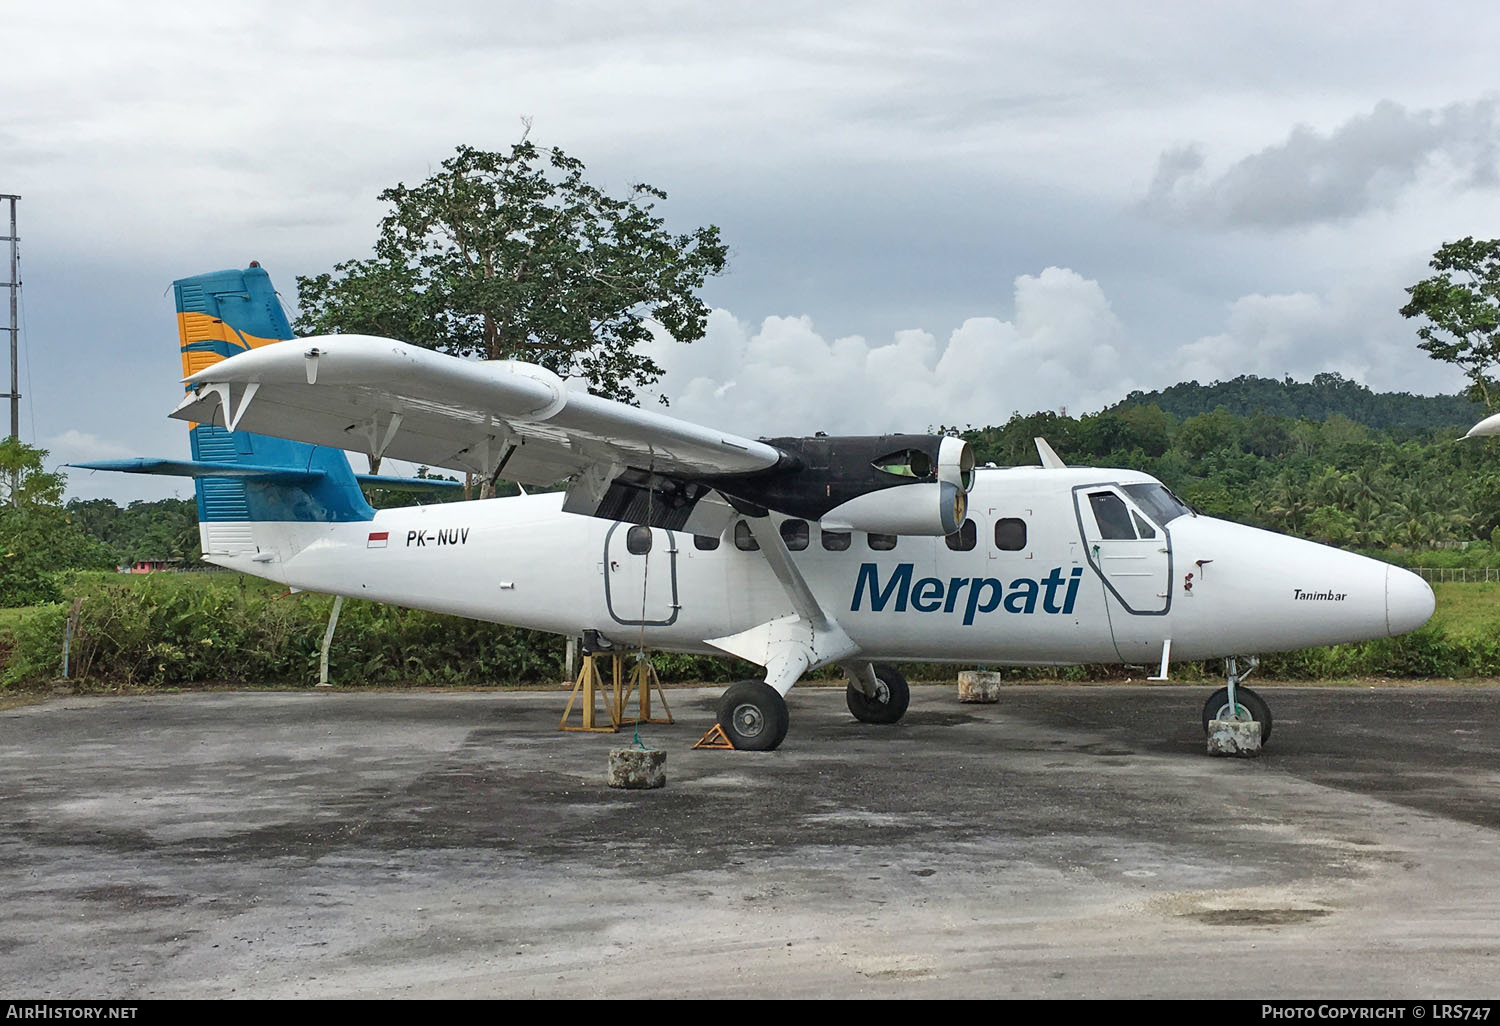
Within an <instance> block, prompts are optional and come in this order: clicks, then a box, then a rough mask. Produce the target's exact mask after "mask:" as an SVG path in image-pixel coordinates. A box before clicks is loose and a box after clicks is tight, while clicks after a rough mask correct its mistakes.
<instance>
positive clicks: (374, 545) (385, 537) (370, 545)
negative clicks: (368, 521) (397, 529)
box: [365, 531, 391, 549]
mask: <svg viewBox="0 0 1500 1026" xmlns="http://www.w3.org/2000/svg"><path fill="white" fill-rule="evenodd" d="M390 540H391V532H389V531H371V532H370V540H369V541H368V542H366V543H365V548H367V549H383V548H385V545H386V542H388V541H390Z"/></svg>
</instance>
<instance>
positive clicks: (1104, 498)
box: [1089, 492, 1135, 539]
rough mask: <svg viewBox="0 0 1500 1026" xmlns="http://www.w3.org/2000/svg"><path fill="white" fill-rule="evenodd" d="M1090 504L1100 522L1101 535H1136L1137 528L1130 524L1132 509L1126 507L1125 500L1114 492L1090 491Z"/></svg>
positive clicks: (1129, 536) (1120, 536)
mask: <svg viewBox="0 0 1500 1026" xmlns="http://www.w3.org/2000/svg"><path fill="white" fill-rule="evenodd" d="M1089 505H1090V506H1092V507H1093V510H1094V520H1095V521H1096V522H1097V523H1098V524H1099V537H1101V538H1108V539H1116V538H1132V539H1133V538H1134V537H1135V528H1134V527H1131V526H1130V510H1128V509H1127V508H1126V507H1125V500H1123V499H1121V498H1120V497H1119V496H1118V495H1116V494H1115V493H1114V492H1090V493H1089Z"/></svg>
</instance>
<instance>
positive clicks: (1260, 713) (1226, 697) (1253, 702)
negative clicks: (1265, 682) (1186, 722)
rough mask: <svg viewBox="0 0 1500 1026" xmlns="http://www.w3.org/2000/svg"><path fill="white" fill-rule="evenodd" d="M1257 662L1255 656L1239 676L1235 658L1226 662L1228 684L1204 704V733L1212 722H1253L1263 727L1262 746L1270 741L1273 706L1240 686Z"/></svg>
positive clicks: (1261, 729)
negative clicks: (1248, 667) (1248, 666)
mask: <svg viewBox="0 0 1500 1026" xmlns="http://www.w3.org/2000/svg"><path fill="white" fill-rule="evenodd" d="M1258 663H1259V660H1257V659H1254V658H1253V657H1252V659H1251V661H1250V669H1248V670H1246V671H1245V672H1244V673H1240V672H1239V666H1238V664H1237V662H1236V661H1235V660H1234V659H1232V658H1231V659H1226V660H1224V674H1225V676H1226V677H1227V678H1228V684H1227V685H1226V686H1225V687H1222V688H1220V689H1219V690H1218V691H1215V692H1214V693H1213V694H1211V695H1209V696H1208V701H1207V702H1204V703H1203V733H1205V734H1207V733H1208V725H1209V723H1210V722H1212V721H1213V720H1239V721H1241V722H1244V721H1247V720H1254V721H1255V722H1256V723H1259V724H1260V743H1261V744H1265V743H1266V742H1267V741H1269V740H1271V722H1272V721H1271V707H1270V706H1269V705H1267V704H1266V700H1265V699H1264V698H1261V697H1260V695H1258V694H1256V693H1255V692H1254V691H1252V690H1250V689H1249V688H1247V687H1245V686H1244V685H1243V684H1241V683H1240V681H1242V680H1244V679H1245V678H1246V677H1248V676H1250V674H1251V672H1252V671H1254V669H1255V667H1256V665H1257V664H1258Z"/></svg>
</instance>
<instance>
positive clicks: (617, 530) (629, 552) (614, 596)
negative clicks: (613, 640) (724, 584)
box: [604, 524, 682, 627]
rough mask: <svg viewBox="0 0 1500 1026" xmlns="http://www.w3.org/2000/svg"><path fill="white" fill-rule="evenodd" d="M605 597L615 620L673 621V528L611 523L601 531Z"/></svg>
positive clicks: (628, 623)
mask: <svg viewBox="0 0 1500 1026" xmlns="http://www.w3.org/2000/svg"><path fill="white" fill-rule="evenodd" d="M604 601H605V604H606V606H607V607H608V609H609V615H610V617H611V618H612V619H613V620H614V621H615V623H619V624H625V625H626V626H629V627H641V626H645V627H666V626H668V625H669V624H672V623H675V622H676V621H677V614H678V612H679V611H680V610H681V608H682V607H681V606H680V605H679V604H678V600H677V538H676V536H675V535H674V534H673V533H672V532H671V531H664V530H658V529H655V528H650V527H643V526H641V525H635V526H632V525H630V524H613V525H611V526H610V529H609V532H608V533H607V534H606V535H605V536H604Z"/></svg>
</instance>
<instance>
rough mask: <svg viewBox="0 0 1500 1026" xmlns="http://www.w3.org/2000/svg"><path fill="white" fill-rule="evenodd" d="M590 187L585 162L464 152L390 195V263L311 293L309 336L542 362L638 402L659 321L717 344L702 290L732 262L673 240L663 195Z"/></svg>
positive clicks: (301, 323)
mask: <svg viewBox="0 0 1500 1026" xmlns="http://www.w3.org/2000/svg"><path fill="white" fill-rule="evenodd" d="M583 175H584V165H583V162H582V161H580V160H578V159H577V158H574V157H570V156H568V155H567V154H565V153H564V152H563V151H562V150H560V149H556V148H551V149H544V148H541V147H538V146H537V145H536V144H534V143H532V142H531V141H529V140H528V139H526V138H524V137H523V138H522V140H521V141H520V142H518V143H516V144H515V145H513V146H512V147H511V148H510V150H509V152H503V153H491V152H486V151H483V150H478V149H474V148H473V147H469V146H460V147H459V148H458V152H457V153H456V154H455V155H454V156H452V157H449V158H448V159H447V160H445V161H443V164H442V167H441V169H440V170H439V171H438V172H437V173H435V174H433V175H432V176H431V177H429V178H428V179H427V180H426V181H424V182H422V183H421V184H419V185H416V186H407V185H405V184H404V183H403V184H398V185H395V186H393V187H392V188H389V189H386V190H385V191H384V192H382V193H381V194H380V199H381V200H382V201H384V202H386V203H389V204H390V205H391V209H390V212H389V213H387V214H386V216H385V218H384V219H383V220H382V221H381V223H380V238H379V240H378V241H377V243H376V246H375V255H374V257H372V258H370V259H366V260H351V261H347V262H345V263H341V264H339V265H337V266H336V267H335V268H334V270H333V273H331V274H321V275H315V276H312V277H299V278H298V279H297V287H298V302H299V304H300V307H301V314H300V316H299V317H298V318H297V323H296V328H297V330H298V332H299V333H302V334H320V333H328V332H351V331H352V332H367V333H372V334H381V335H387V336H393V337H396V338H398V339H401V340H402V341H406V342H410V343H413V344H415V345H419V346H423V347H425V348H429V349H436V350H440V351H442V352H447V353H452V354H455V355H458V356H479V357H482V358H484V359H487V360H498V359H509V358H515V359H521V360H526V361H528V362H530V363H537V364H541V365H542V366H544V367H547V368H548V369H550V370H552V371H555V372H556V373H558V374H560V375H562V376H564V377H581V378H584V379H586V380H587V381H588V382H589V385H590V387H591V388H592V389H593V391H595V392H596V393H598V394H600V395H604V396H607V397H609V398H612V399H617V400H621V401H624V402H631V403H633V402H635V401H636V395H637V393H638V391H639V390H640V389H641V388H643V387H645V386H648V385H651V384H653V383H655V382H656V381H657V380H658V379H659V378H660V376H661V373H662V368H661V367H660V366H659V365H658V364H657V363H656V362H655V361H653V360H652V359H651V358H650V357H648V356H646V355H645V354H644V353H642V352H640V351H638V347H639V346H640V344H641V343H643V342H645V341H647V340H648V339H649V338H650V337H651V328H650V325H649V324H648V321H652V322H655V323H656V324H659V325H660V326H661V327H662V328H663V329H665V330H666V331H667V332H668V333H669V334H670V335H671V336H672V337H673V338H675V339H677V340H678V341H680V342H691V341H694V340H695V339H698V338H701V337H702V336H703V333H704V331H705V329H706V326H707V319H708V312H709V311H708V307H707V306H706V305H705V304H704V303H703V302H702V300H701V299H699V298H698V295H697V290H698V289H699V288H700V287H701V286H702V285H703V283H704V281H705V280H706V279H707V278H708V276H710V275H716V274H719V273H721V272H722V271H723V269H724V265H725V260H726V257H727V248H726V247H725V245H724V244H723V242H721V241H720V239H719V230H718V229H717V228H715V227H712V226H709V227H705V228H698V229H695V230H694V231H691V232H688V233H686V234H681V235H674V234H672V233H670V232H668V231H667V229H666V227H665V222H664V220H663V219H662V218H661V217H660V216H658V215H657V214H656V212H655V202H656V201H657V200H663V199H665V198H666V193H664V192H662V191H661V190H660V189H656V188H654V187H652V186H650V185H645V184H640V185H636V186H634V187H633V188H632V189H631V191H630V192H629V193H628V194H626V195H625V196H623V197H613V196H610V195H607V194H606V193H605V192H603V191H602V190H600V189H598V188H597V187H595V186H593V185H590V184H589V183H588V182H586V181H585V180H584V177H583ZM663 401H665V400H663Z"/></svg>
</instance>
